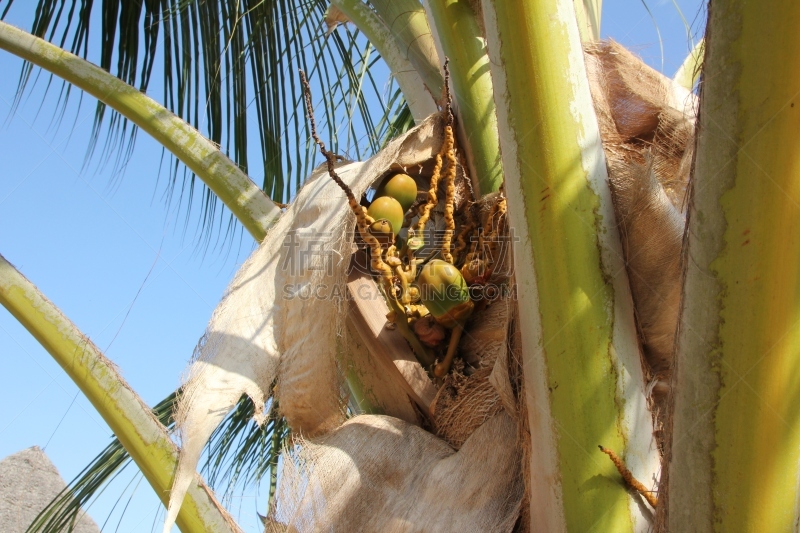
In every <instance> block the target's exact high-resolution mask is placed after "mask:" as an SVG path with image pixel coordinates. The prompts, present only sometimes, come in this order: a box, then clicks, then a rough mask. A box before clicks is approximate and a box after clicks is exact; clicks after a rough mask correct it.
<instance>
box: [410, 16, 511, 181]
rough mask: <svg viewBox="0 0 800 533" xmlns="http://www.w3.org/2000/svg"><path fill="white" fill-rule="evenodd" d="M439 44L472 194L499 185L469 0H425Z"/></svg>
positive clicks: (485, 59)
mask: <svg viewBox="0 0 800 533" xmlns="http://www.w3.org/2000/svg"><path fill="white" fill-rule="evenodd" d="M425 3H426V6H427V10H428V13H429V14H430V16H431V19H432V20H433V23H434V25H435V26H436V33H435V35H436V36H437V38H438V40H439V43H438V44H439V46H440V47H441V50H442V52H443V53H444V55H445V56H447V57H448V58H449V59H450V85H451V87H452V91H453V98H454V107H455V111H456V112H457V116H458V136H459V141H460V144H461V146H462V148H463V149H464V152H465V155H466V158H467V165H468V167H469V170H470V174H471V175H472V182H473V185H474V186H475V188H476V189H477V190H476V191H475V193H476V194H488V193H490V192H494V191H496V190H498V189H499V188H500V185H502V183H503V166H502V163H501V161H500V140H499V138H498V136H497V115H496V113H495V104H494V95H493V88H492V75H491V72H490V69H489V56H488V55H487V54H486V41H485V39H484V38H483V37H482V35H483V31H482V29H481V27H480V24H479V23H478V19H477V15H476V13H475V11H474V10H473V8H472V5H471V2H470V1H469V0H425Z"/></svg>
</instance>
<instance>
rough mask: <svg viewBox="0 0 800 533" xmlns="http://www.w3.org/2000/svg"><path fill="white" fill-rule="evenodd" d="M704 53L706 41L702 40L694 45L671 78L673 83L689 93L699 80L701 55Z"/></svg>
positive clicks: (701, 64) (701, 65) (701, 63)
mask: <svg viewBox="0 0 800 533" xmlns="http://www.w3.org/2000/svg"><path fill="white" fill-rule="evenodd" d="M705 52H706V40H705V38H703V39H700V41H699V42H698V43H697V44H696V45H694V48H692V51H691V52H689V55H688V56H686V59H684V60H683V64H681V66H680V68H678V71H677V72H676V73H675V76H674V77H673V78H672V79H673V80H674V81H675V83H677V84H678V85H680V86H681V87H684V88H685V89H687V90H689V91H691V90H692V89H694V86H695V84H696V83H697V80H698V79H700V71H701V69H702V67H703V55H704V54H705Z"/></svg>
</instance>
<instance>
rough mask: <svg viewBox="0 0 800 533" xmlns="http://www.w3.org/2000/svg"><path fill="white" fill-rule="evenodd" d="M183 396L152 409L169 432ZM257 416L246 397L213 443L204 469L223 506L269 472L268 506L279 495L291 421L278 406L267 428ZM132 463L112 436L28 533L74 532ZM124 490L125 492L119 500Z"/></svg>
mask: <svg viewBox="0 0 800 533" xmlns="http://www.w3.org/2000/svg"><path fill="white" fill-rule="evenodd" d="M179 395H180V390H178V391H176V392H173V393H172V394H170V395H169V396H167V397H166V398H164V399H163V400H161V401H160V402H159V403H158V404H157V405H156V406H155V407H153V414H154V415H155V416H156V418H157V419H158V420H159V422H161V423H162V424H163V425H164V426H165V427H167V428H169V429H173V428H174V427H175V419H174V412H175V411H174V410H175V406H176V400H177V398H178V396H179ZM253 412H254V405H253V402H252V401H251V400H250V399H249V398H247V397H246V396H243V397H242V398H241V399H240V400H239V404H238V405H237V406H236V408H235V409H234V410H233V411H232V412H231V414H230V415H228V417H227V418H226V419H225V421H223V423H222V424H221V425H220V427H219V428H218V429H217V431H216V432H215V433H214V434H213V435H212V437H211V440H210V441H209V445H208V449H207V452H208V453H207V454H206V462H205V465H204V466H203V468H202V471H203V472H204V473H205V474H206V479H207V481H208V484H209V486H211V487H212V488H213V489H214V490H215V491H217V492H219V493H221V494H222V495H223V500H225V502H224V503H229V502H230V499H231V498H232V497H233V496H234V495H235V494H236V490H237V489H238V490H241V491H244V490H245V489H246V488H248V487H251V486H254V485H257V484H259V483H260V482H261V481H262V479H264V477H265V476H266V475H267V474H269V475H270V489H269V500H268V502H269V501H271V500H272V498H273V496H274V491H275V487H276V485H277V483H276V481H277V465H278V457H279V455H280V453H281V450H282V449H283V445H284V442H285V441H286V439H288V436H289V430H288V427H287V425H286V421H285V420H284V419H283V417H281V416H280V415H278V413H277V406H273V407H272V408H271V410H270V417H269V421H268V423H267V424H265V425H264V426H263V427H259V426H258V425H257V424H255V423H254V422H253V421H252V417H253ZM130 464H131V458H130V456H129V455H128V453H127V452H126V451H125V448H123V447H122V444H120V442H119V440H118V439H116V438H113V439H112V441H111V442H110V443H109V445H108V446H106V448H105V449H104V450H103V451H102V452H100V454H98V455H97V457H95V458H94V459H93V460H92V461H91V462H90V463H89V464H88V465H87V466H86V468H84V469H83V470H82V471H81V472H80V473H79V474H78V475H77V476H76V477H75V479H73V480H72V481H70V483H69V484H68V485H67V486H66V487H65V488H64V489H63V490H62V491H61V492H60V493H59V494H58V495H56V496H55V498H53V500H52V501H51V502H50V503H49V504H48V505H47V506H46V507H45V508H44V509H43V510H42V511H41V512H40V513H39V515H38V516H37V517H36V519H35V520H34V521H33V522H32V523H31V525H30V526H28V529H27V530H26V533H59V532H61V531H70V530H71V529H70V528H71V527H74V525H75V524H76V523H77V521H78V520H79V519H80V517H81V515H82V512H83V510H85V509H87V508H89V506H90V505H91V504H92V502H93V501H94V500H95V499H96V498H97V497H98V496H99V495H100V494H101V493H102V492H103V490H105V488H106V487H107V486H108V485H109V484H110V483H111V482H112V481H113V480H114V479H116V478H117V476H119V475H120V474H121V473H122V472H123V470H125V469H126V468H127V467H128V466H129V465H130ZM136 476H137V477H140V476H141V474H140V473H137V474H136ZM132 482H133V481H131V483H132ZM125 492H126V491H121V493H120V501H121V499H122V498H124V493H125ZM268 502H265V509H267V508H268V505H269V503H268ZM118 503H119V502H118ZM112 511H113V510H112ZM122 513H123V514H124V509H123V511H122ZM120 520H121V517H120Z"/></svg>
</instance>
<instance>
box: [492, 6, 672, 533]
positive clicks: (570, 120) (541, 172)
mask: <svg viewBox="0 0 800 533" xmlns="http://www.w3.org/2000/svg"><path fill="white" fill-rule="evenodd" d="M483 13H484V21H485V27H486V34H487V39H488V42H489V50H490V53H491V54H492V58H491V59H492V61H491V66H492V77H493V79H494V85H495V98H496V101H497V113H498V125H499V130H500V139H501V148H502V154H503V168H504V170H505V180H506V181H505V191H506V194H507V196H508V214H509V222H510V227H511V228H513V232H514V233H513V235H514V236H515V239H514V243H513V246H514V267H515V268H514V271H515V277H516V281H517V290H518V297H519V301H520V302H525V305H521V304H520V305H519V319H520V325H519V328H520V330H521V338H522V344H523V346H522V350H521V353H522V354H523V361H522V362H523V373H524V380H525V389H526V395H527V398H526V399H527V405H528V414H529V422H530V429H531V435H532V436H534V438H535V439H536V440H535V441H534V444H533V452H532V456H531V465H530V469H529V471H530V473H531V474H530V476H531V477H530V479H529V487H530V490H531V498H530V503H531V507H530V513H531V524H532V525H531V527H532V529H536V530H539V531H548V532H563V531H575V532H584V531H614V532H631V531H641V532H644V531H647V530H648V528H649V524H648V522H647V517H646V514H647V512H646V511H644V512H643V511H642V508H641V507H640V506H639V504H638V503H639V502H637V501H635V500H634V499H633V498H631V497H630V496H629V494H628V492H627V491H626V490H625V488H624V485H623V483H622V481H621V479H620V476H619V474H618V473H617V470H616V468H615V467H614V465H613V464H612V463H611V461H608V460H607V459H606V458H605V457H604V456H603V455H602V454H600V453H599V452H598V451H597V446H598V445H603V446H604V447H606V448H610V449H612V450H614V451H616V452H617V453H618V454H619V455H620V456H622V457H624V460H625V462H626V464H627V466H628V467H629V469H630V470H631V471H632V472H633V473H634V475H635V476H636V477H637V478H638V479H640V480H642V481H643V482H645V483H646V484H647V485H651V484H652V480H653V479H655V476H656V473H657V471H658V454H657V451H656V450H655V446H653V443H652V440H653V439H652V421H651V417H650V413H649V412H648V410H647V401H646V397H645V391H644V377H643V375H642V369H641V360H640V357H639V349H638V339H637V335H636V328H635V325H634V318H633V309H632V305H631V296H630V289H629V287H628V280H627V277H626V275H625V265H624V263H623V260H622V246H621V243H620V240H619V234H618V233H617V228H616V224H615V221H614V211H613V206H612V203H611V194H610V191H609V189H608V185H607V179H608V178H607V174H606V166H605V159H604V157H603V151H602V146H601V144H600V133H599V131H598V125H597V119H596V117H595V114H594V109H593V106H592V99H591V94H590V92H589V83H588V79H587V77H586V68H585V65H584V59H583V49H582V46H581V41H580V37H579V34H578V27H577V23H576V19H575V10H574V7H573V0H551V1H529V2H509V1H507V0H483ZM534 73H535V75H534ZM642 505H644V504H642Z"/></svg>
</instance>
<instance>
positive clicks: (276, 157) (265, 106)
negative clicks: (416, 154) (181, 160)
mask: <svg viewBox="0 0 800 533" xmlns="http://www.w3.org/2000/svg"><path fill="white" fill-rule="evenodd" d="M12 3H13V0H10V1H9V3H8V4H7V5H6V6H5V8H4V10H3V11H2V14H1V15H2V16H5V14H6V13H7V12H8V11H9V9H10V8H11V7H12ZM19 7H20V8H21V6H19ZM326 9H327V2H326V1H325V0H243V1H242V2H225V1H223V0H216V1H215V0H138V1H135V0H134V1H125V2H123V1H121V0H102V1H101V2H85V1H80V2H79V1H78V0H39V2H38V5H37V6H36V11H35V17H34V22H33V25H32V30H31V31H32V33H34V34H35V35H37V36H40V37H42V38H45V39H49V40H51V41H53V42H55V43H56V44H58V45H59V46H61V47H66V48H67V49H69V50H70V51H72V52H73V53H75V54H77V55H81V56H83V57H84V58H86V56H87V53H88V49H89V45H90V39H94V38H95V37H94V36H95V34H96V33H98V32H97V30H95V29H94V28H91V30H92V31H91V32H90V21H91V19H92V16H93V14H94V16H95V17H97V13H95V12H97V11H98V10H99V14H100V19H101V27H100V30H99V39H100V43H99V57H98V58H97V59H95V58H92V59H95V60H96V61H97V62H98V63H99V65H100V66H101V67H102V68H104V69H106V70H108V71H109V72H113V73H114V74H115V75H116V76H118V77H119V78H121V79H123V80H124V81H126V82H127V83H129V84H131V85H134V86H137V87H138V88H139V89H140V90H142V91H148V89H149V85H150V83H151V80H152V79H153V69H154V68H156V65H157V64H160V65H161V66H162V68H163V96H162V98H163V102H164V104H165V105H166V107H167V108H169V109H170V110H172V111H173V112H174V113H176V114H177V115H179V116H181V117H182V118H184V119H185V120H187V121H188V122H189V123H191V124H192V125H194V126H195V127H197V128H198V129H200V130H201V131H203V132H204V134H205V135H206V136H207V137H208V138H209V139H211V140H212V141H213V142H215V143H217V144H218V145H220V146H221V147H222V149H223V151H224V152H225V153H226V154H227V155H228V156H229V157H231V159H233V160H234V161H235V162H236V163H237V164H238V165H239V166H240V167H241V168H242V169H243V170H244V171H245V172H247V173H248V174H249V175H251V176H253V177H254V179H256V181H258V176H259V175H260V176H262V179H261V183H262V186H263V188H264V190H265V191H266V192H267V194H268V195H269V196H270V197H271V198H272V199H273V200H275V201H277V202H288V201H290V200H291V198H292V197H293V196H294V194H295V192H296V191H297V189H298V188H299V187H300V186H301V185H302V182H303V180H304V179H305V177H306V176H307V175H308V174H309V173H310V170H311V168H312V167H313V166H314V163H315V157H316V152H315V150H314V147H313V145H311V144H309V143H308V142H307V139H309V132H308V131H307V127H306V124H305V120H304V115H303V112H302V107H301V104H302V93H301V89H300V86H299V83H298V81H297V74H296V73H297V70H298V69H299V68H302V69H303V70H304V71H305V72H307V73H308V75H309V78H310V80H311V83H312V88H313V91H314V93H315V94H316V95H320V97H321V98H322V101H321V102H320V105H319V106H318V109H320V114H321V115H322V116H320V117H318V120H319V123H320V128H321V129H322V131H321V132H320V133H321V134H323V135H325V136H327V137H328V138H329V139H331V140H332V148H333V149H335V150H337V151H338V152H339V153H343V154H347V155H349V156H350V157H353V158H358V159H362V158H365V157H368V156H369V155H371V154H372V153H374V152H375V151H377V150H378V149H379V148H380V145H381V141H382V140H384V138H385V137H386V136H387V135H391V134H397V130H395V129H393V128H392V121H391V120H390V118H389V117H392V116H396V115H398V114H401V113H402V110H403V108H404V107H405V101H404V100H403V99H402V98H397V97H396V95H393V92H389V91H385V90H384V87H385V86H386V83H385V79H386V78H387V77H388V76H389V71H388V69H386V68H385V67H384V68H380V67H381V64H382V60H381V59H380V56H379V54H378V53H377V51H376V50H375V49H374V48H373V47H372V46H371V45H370V43H369V42H368V41H367V40H366V38H364V36H363V35H361V34H360V33H359V32H358V30H356V29H355V28H352V27H350V26H349V25H345V26H343V27H341V26H340V28H342V29H339V30H337V31H335V32H333V33H332V34H331V35H330V36H326V28H325V25H324V24H323V19H324V16H325V12H326ZM32 73H33V67H32V66H31V65H29V64H28V65H26V66H25V67H24V68H23V71H22V73H21V75H20V79H19V87H18V89H19V90H18V95H17V102H18V101H19V98H20V97H21V96H22V95H23V94H24V93H25V90H26V88H27V87H28V84H29V82H30V81H31V75H32ZM381 73H382V74H381ZM376 76H380V77H378V78H376ZM49 83H50V82H49V81H48V84H49ZM387 94H388V95H390V97H388V98H387V97H386V95H387ZM69 96H70V90H69V87H63V88H62V90H61V91H60V94H59V106H60V109H62V110H63V109H64V106H66V103H67V101H68V99H69ZM106 115H107V114H106V109H105V106H104V105H103V104H98V106H97V109H96V112H95V118H94V124H93V129H92V135H91V142H90V146H89V151H88V153H87V157H88V156H90V155H91V154H93V153H95V152H97V151H98V150H99V153H100V155H101V157H102V158H103V159H104V160H108V159H109V158H113V162H114V165H115V167H117V168H121V167H124V165H125V163H126V162H127V160H128V159H129V157H130V155H131V153H132V150H133V146H134V143H135V140H136V127H135V126H134V125H133V124H131V123H129V122H128V121H127V119H125V118H123V117H120V116H119V115H117V114H116V113H114V112H111V113H108V117H107V116H106ZM337 140H339V142H338V143H337ZM101 141H102V146H101ZM253 149H257V150H258V152H259V153H258V156H259V157H257V158H254V157H253V154H252V150H253ZM169 169H170V170H169V187H168V194H167V199H168V201H178V202H181V201H182V200H183V198H181V196H182V195H188V198H187V199H186V200H187V201H186V202H185V203H184V204H181V205H183V206H184V207H183V210H182V212H184V213H187V217H188V210H189V209H190V208H191V204H192V202H193V201H196V200H197V198H196V197H193V195H192V191H194V185H195V180H194V176H193V175H192V174H191V172H189V171H188V170H186V169H183V168H182V167H181V166H180V165H179V164H178V163H177V162H174V161H173V164H170V165H169ZM200 190H202V197H201V198H200V202H201V204H202V207H203V219H202V227H203V230H204V231H203V233H204V234H205V235H206V237H208V236H209V234H210V231H208V230H211V229H212V228H213V227H215V225H216V226H217V227H219V228H224V227H227V229H228V231H229V232H230V230H231V229H233V228H235V227H236V225H235V224H233V225H232V222H231V221H230V220H229V221H228V224H227V226H225V225H224V218H222V217H223V209H222V208H221V207H220V206H219V205H218V204H217V199H216V197H215V196H214V195H213V193H211V191H209V190H208V189H206V188H205V187H204V186H203V188H202V189H200ZM176 191H178V194H177V195H176V194H174V193H175V192H176Z"/></svg>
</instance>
